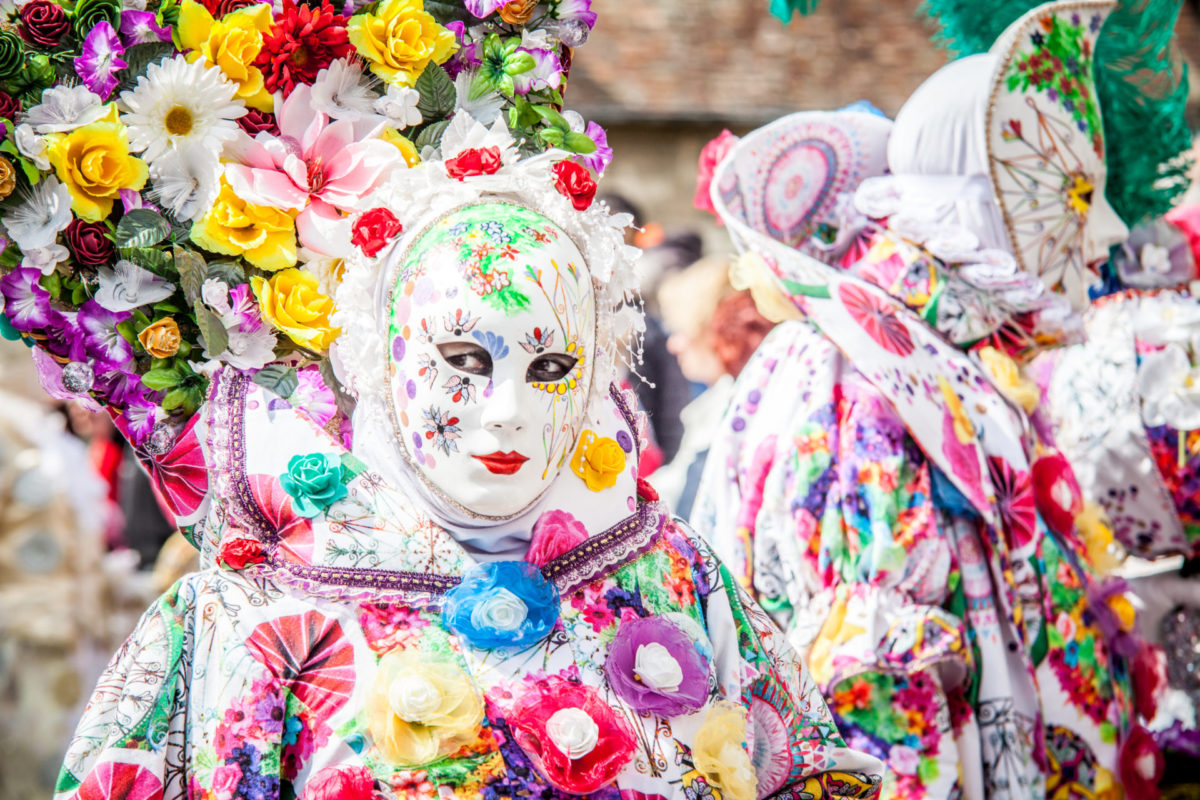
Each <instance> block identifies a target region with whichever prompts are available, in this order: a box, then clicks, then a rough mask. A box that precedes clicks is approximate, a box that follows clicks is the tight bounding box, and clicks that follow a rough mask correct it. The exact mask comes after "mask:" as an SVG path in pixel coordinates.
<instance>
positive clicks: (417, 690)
mask: <svg viewBox="0 0 1200 800" xmlns="http://www.w3.org/2000/svg"><path fill="white" fill-rule="evenodd" d="M388 705H390V706H391V707H392V711H393V712H395V714H396V716H397V717H399V718H400V719H402V720H404V721H405V722H416V723H419V724H425V723H428V722H429V716H430V715H431V714H433V713H434V712H436V711H437V710H438V708H439V707H441V705H442V693H441V691H439V690H438V687H437V686H436V685H435V684H434V683H433V681H431V680H429V679H428V678H426V677H425V676H424V675H404V676H402V677H400V678H397V679H396V680H394V681H392V685H391V686H390V687H389V688H388Z"/></svg>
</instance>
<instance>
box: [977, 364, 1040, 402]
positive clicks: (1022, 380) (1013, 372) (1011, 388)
mask: <svg viewBox="0 0 1200 800" xmlns="http://www.w3.org/2000/svg"><path fill="white" fill-rule="evenodd" d="M979 360H980V361H982V362H983V366H984V368H985V369H987V371H988V374H990V375H991V376H992V382H993V383H995V384H996V388H997V389H999V390H1000V393H1001V394H1003V395H1004V396H1005V397H1007V398H1008V399H1009V400H1011V401H1013V402H1014V403H1016V404H1017V405H1019V406H1020V407H1021V408H1023V409H1025V412H1026V413H1027V414H1032V413H1033V411H1034V409H1036V408H1037V407H1038V403H1040V402H1042V392H1041V390H1040V389H1038V386H1037V384H1036V383H1034V382H1033V381H1031V380H1029V379H1028V378H1026V377H1025V376H1023V375H1022V374H1021V368H1020V367H1019V366H1017V362H1015V361H1013V360H1012V359H1011V358H1010V357H1009V356H1008V354H1007V353H1004V352H1002V351H1000V350H997V349H996V348H994V347H981V348H980V349H979Z"/></svg>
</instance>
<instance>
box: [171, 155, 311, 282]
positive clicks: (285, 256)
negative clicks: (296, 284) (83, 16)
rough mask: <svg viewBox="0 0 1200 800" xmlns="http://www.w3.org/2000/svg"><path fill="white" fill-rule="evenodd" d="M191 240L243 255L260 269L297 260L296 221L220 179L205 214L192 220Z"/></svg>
mask: <svg viewBox="0 0 1200 800" xmlns="http://www.w3.org/2000/svg"><path fill="white" fill-rule="evenodd" d="M191 238H192V241H193V242H195V243H196V244H198V245H200V246H201V247H203V248H205V249H206V250H212V251H213V252H214V253H221V254H222V255H227V256H245V258H246V260H247V261H249V262H250V263H251V264H253V265H254V266H256V267H258V268H259V269H265V270H271V271H274V270H279V269H286V268H288V267H290V266H293V265H295V263H296V223H295V222H294V221H293V220H292V218H291V216H289V215H288V214H287V213H285V212H283V211H280V210H279V209H277V208H270V207H269V206H256V205H254V204H252V203H247V202H246V201H245V200H243V199H242V198H240V197H238V196H237V194H236V193H235V192H234V191H233V188H232V187H230V185H229V184H228V183H227V182H226V181H225V179H224V178H221V191H220V192H218V193H217V199H216V200H214V201H213V204H212V207H211V208H209V209H208V211H207V212H205V214H204V216H203V217H201V218H200V219H198V220H196V221H195V222H194V223H192V232H191Z"/></svg>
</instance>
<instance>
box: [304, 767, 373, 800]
mask: <svg viewBox="0 0 1200 800" xmlns="http://www.w3.org/2000/svg"><path fill="white" fill-rule="evenodd" d="M374 796H375V778H374V777H372V775H371V770H369V769H367V768H366V767H326V768H325V769H323V770H321V771H320V772H318V773H317V774H315V775H313V776H312V777H311V778H309V779H308V781H307V782H306V783H305V784H304V791H303V792H301V794H300V800H371V798H373V797H374Z"/></svg>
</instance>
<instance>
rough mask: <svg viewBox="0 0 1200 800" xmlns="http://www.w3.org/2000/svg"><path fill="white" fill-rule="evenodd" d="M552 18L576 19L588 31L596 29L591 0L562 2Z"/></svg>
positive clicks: (563, 0)
mask: <svg viewBox="0 0 1200 800" xmlns="http://www.w3.org/2000/svg"><path fill="white" fill-rule="evenodd" d="M501 5H504V4H503V3H501ZM554 16H556V17H558V18H559V19H577V20H579V21H580V22H582V23H584V24H585V25H587V26H588V29H589V30H590V29H592V28H594V27H596V12H595V11H592V0H562V2H560V3H559V4H558V8H556V9H555V10H554Z"/></svg>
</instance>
